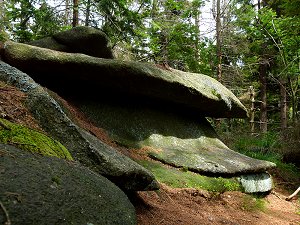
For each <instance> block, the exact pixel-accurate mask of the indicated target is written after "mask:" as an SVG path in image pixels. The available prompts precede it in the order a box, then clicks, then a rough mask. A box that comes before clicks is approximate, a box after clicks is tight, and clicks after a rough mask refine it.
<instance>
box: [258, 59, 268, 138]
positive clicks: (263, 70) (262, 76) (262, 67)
mask: <svg viewBox="0 0 300 225" xmlns="http://www.w3.org/2000/svg"><path fill="white" fill-rule="evenodd" d="M259 81H260V98H261V104H260V131H261V132H262V133H266V132H267V131H268V123H267V122H268V117H267V64H265V62H263V61H262V62H260V64H259Z"/></svg>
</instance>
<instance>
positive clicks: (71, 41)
mask: <svg viewBox="0 0 300 225" xmlns="http://www.w3.org/2000/svg"><path fill="white" fill-rule="evenodd" d="M29 44H30V45H34V46H38V47H42V48H48V49H52V50H56V51H61V52H70V53H83V54H86V55H90V56H94V57H99V58H107V59H112V58H114V57H113V53H112V49H111V47H110V46H109V41H108V38H107V36H106V34H105V33H103V32H102V31H100V30H97V29H95V28H92V27H83V26H82V27H74V28H72V29H70V30H66V31H63V32H59V33H56V34H54V35H53V36H52V37H46V38H43V39H40V40H35V41H31V42H29Z"/></svg>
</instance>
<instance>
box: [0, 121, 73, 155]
mask: <svg viewBox="0 0 300 225" xmlns="http://www.w3.org/2000/svg"><path fill="white" fill-rule="evenodd" d="M0 143H3V144H11V145H14V146H16V147H18V148H20V149H23V150H26V151H29V152H32V153H39V154H42V155H47V156H55V157H58V158H64V159H68V160H73V158H72V156H71V154H70V153H69V151H68V150H67V149H66V148H65V147H64V146H63V145H62V144H61V143H60V142H58V141H56V140H54V139H52V138H50V137H48V136H46V135H44V134H42V133H40V132H38V131H35V130H32V129H29V128H27V127H24V126H22V125H18V124H14V123H11V122H9V121H7V120H5V119H0Z"/></svg>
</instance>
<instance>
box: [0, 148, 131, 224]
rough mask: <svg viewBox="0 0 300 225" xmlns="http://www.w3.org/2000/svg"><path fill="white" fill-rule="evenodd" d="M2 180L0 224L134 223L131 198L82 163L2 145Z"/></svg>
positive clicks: (0, 172)
mask: <svg viewBox="0 0 300 225" xmlns="http://www.w3.org/2000/svg"><path fill="white" fill-rule="evenodd" d="M0 181H1V182H0V201H1V203H2V205H3V206H2V207H1V210H0V224H8V223H6V222H7V221H8V218H7V217H9V219H10V221H11V224H14V225H32V224H44V225H53V224H61V225H63V224H65V225H69V224H78V225H79V224H111V225H115V224H120V225H125V224H128V225H129V224H136V216H135V209H134V207H133V205H132V204H131V203H130V201H129V199H128V198H127V196H126V195H125V194H124V193H123V192H122V191H121V190H120V189H119V188H118V187H117V186H115V185H114V184H113V183H112V182H110V181H109V180H108V179H106V178H104V177H102V176H100V175H97V174H96V173H94V172H92V171H91V170H89V169H87V168H85V167H82V166H80V165H79V164H78V163H77V164H76V163H72V162H67V161H64V160H61V159H57V158H55V157H43V156H40V155H33V154H31V153H28V152H26V151H23V150H20V149H17V148H15V147H12V146H9V145H3V144H0ZM3 208H5V210H6V211H7V215H6V214H5V213H4V211H3Z"/></svg>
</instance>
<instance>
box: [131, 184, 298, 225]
mask: <svg viewBox="0 0 300 225" xmlns="http://www.w3.org/2000/svg"><path fill="white" fill-rule="evenodd" d="M287 195H288V193H287V192H286V191H285V190H282V189H277V188H275V190H273V191H272V192H271V193H270V194H268V195H266V196H265V197H263V198H259V199H258V198H255V197H253V196H251V195H248V194H245V193H242V192H237V191H236V192H225V193H222V194H217V195H211V194H209V193H207V192H205V191H203V190H196V189H186V188H170V187H168V186H165V185H163V184H162V185H161V189H160V190H159V191H157V192H153V191H152V192H139V193H137V195H136V196H135V197H134V198H132V201H133V204H134V205H135V207H136V211H137V217H138V224H139V225H146V224H149V225H150V224H151V225H158V224H164V225H180V224H182V225H202V224H203V225H204V224H232V225H238V224H240V225H242V224H251V225H252V224H262V225H271V224H272V225H275V224H276V225H277V224H278V225H284V224H286V225H299V224H300V214H299V211H300V205H299V202H298V200H293V201H291V202H288V201H286V200H285V197H286V196H287Z"/></svg>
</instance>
